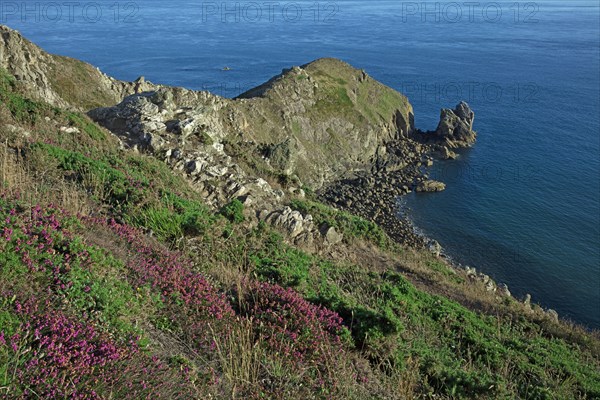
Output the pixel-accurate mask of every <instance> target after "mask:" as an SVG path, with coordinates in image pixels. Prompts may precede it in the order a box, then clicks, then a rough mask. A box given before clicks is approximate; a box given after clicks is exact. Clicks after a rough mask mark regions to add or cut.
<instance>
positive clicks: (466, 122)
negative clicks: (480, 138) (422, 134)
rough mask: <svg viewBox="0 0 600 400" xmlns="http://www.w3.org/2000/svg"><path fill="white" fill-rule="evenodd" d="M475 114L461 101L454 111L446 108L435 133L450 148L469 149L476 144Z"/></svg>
mask: <svg viewBox="0 0 600 400" xmlns="http://www.w3.org/2000/svg"><path fill="white" fill-rule="evenodd" d="M474 120H475V113H474V112H473V111H472V110H471V108H470V107H469V105H468V104H467V103H465V102H464V101H461V102H460V103H459V104H458V105H457V106H456V108H455V109H454V110H451V109H449V108H444V109H443V110H442V112H441V115H440V122H439V124H438V127H437V129H436V130H435V132H434V133H433V134H434V135H435V136H436V137H437V138H438V139H439V140H441V141H443V142H444V143H445V144H446V145H447V146H448V147H450V148H456V147H469V146H471V145H473V143H475V139H476V138H477V133H476V132H475V131H474V130H473V122H474Z"/></svg>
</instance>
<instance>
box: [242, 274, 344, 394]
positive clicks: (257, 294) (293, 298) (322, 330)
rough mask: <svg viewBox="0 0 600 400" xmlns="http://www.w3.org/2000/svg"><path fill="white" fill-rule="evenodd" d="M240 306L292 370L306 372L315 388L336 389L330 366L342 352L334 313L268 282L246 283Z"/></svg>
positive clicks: (338, 317)
mask: <svg viewBox="0 0 600 400" xmlns="http://www.w3.org/2000/svg"><path fill="white" fill-rule="evenodd" d="M242 304H244V306H243V309H242V312H243V313H244V314H245V315H246V316H247V317H249V318H251V320H252V321H253V323H254V325H255V329H256V330H257V331H258V332H260V334H261V335H262V336H263V337H264V340H265V341H266V343H267V345H268V346H269V347H270V348H271V350H272V351H273V352H276V353H278V354H279V355H281V356H282V357H283V358H285V359H287V361H288V362H289V363H290V365H292V366H293V368H294V369H295V370H298V371H300V370H303V369H307V370H308V371H309V375H312V376H313V378H314V379H315V380H316V386H317V387H318V388H320V389H331V388H332V387H334V386H335V376H334V374H333V372H334V371H332V370H331V369H330V367H332V366H334V365H335V360H336V359H337V357H339V356H340V355H341V354H342V353H343V346H342V343H341V340H340V337H339V334H340V333H341V331H342V318H341V317H340V316H339V315H338V314H337V313H335V312H333V311H330V310H328V309H326V308H323V307H320V306H316V305H314V304H312V303H310V302H308V301H306V300H305V299H303V298H302V296H301V295H300V294H299V293H297V292H296V291H294V290H293V289H290V288H288V289H284V288H282V287H281V286H278V285H272V284H269V283H257V282H251V283H248V284H247V287H246V288H245V293H244V295H243V301H242Z"/></svg>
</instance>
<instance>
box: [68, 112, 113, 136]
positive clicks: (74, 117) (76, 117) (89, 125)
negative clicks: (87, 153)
mask: <svg viewBox="0 0 600 400" xmlns="http://www.w3.org/2000/svg"><path fill="white" fill-rule="evenodd" d="M67 118H68V120H69V122H70V123H71V125H73V126H76V127H78V128H79V129H81V130H83V131H84V132H85V133H86V134H87V135H88V136H89V137H90V138H91V139H93V140H96V141H100V140H106V134H105V133H104V132H103V131H102V129H100V128H99V127H98V125H96V124H95V123H93V122H92V121H90V120H89V118H88V117H84V116H83V115H81V114H79V113H68V114H67Z"/></svg>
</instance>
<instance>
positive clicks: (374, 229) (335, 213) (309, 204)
mask: <svg viewBox="0 0 600 400" xmlns="http://www.w3.org/2000/svg"><path fill="white" fill-rule="evenodd" d="M290 207H291V208H292V209H294V210H298V211H300V212H302V213H303V214H307V213H308V214H311V215H312V216H313V219H314V222H315V224H317V226H321V225H323V224H326V225H328V226H332V227H334V228H336V230H338V232H341V233H342V234H343V235H344V236H345V237H351V238H357V239H364V240H367V241H369V242H372V243H374V244H376V245H378V246H380V247H381V248H384V249H387V248H391V247H393V245H392V241H391V240H390V238H389V237H388V236H387V235H386V233H385V232H384V231H383V229H381V228H380V227H379V226H378V225H377V224H375V223H374V222H371V221H367V220H365V219H363V218H360V217H357V216H355V215H352V214H350V213H347V212H345V211H339V210H336V209H334V208H332V207H329V206H327V205H325V204H323V203H319V202H315V201H311V200H292V201H291V202H290Z"/></svg>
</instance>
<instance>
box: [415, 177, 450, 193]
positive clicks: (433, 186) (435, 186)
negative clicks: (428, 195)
mask: <svg viewBox="0 0 600 400" xmlns="http://www.w3.org/2000/svg"><path fill="white" fill-rule="evenodd" d="M445 189H446V184H444V183H443V182H438V181H434V180H428V181H423V182H421V183H419V184H418V185H417V192H441V191H443V190H445Z"/></svg>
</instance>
